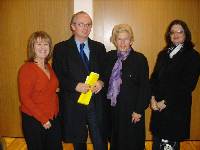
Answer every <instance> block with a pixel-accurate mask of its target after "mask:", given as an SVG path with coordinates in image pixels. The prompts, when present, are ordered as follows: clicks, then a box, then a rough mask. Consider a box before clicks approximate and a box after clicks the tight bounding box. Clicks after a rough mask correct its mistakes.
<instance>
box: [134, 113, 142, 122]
mask: <svg viewBox="0 0 200 150" xmlns="http://www.w3.org/2000/svg"><path fill="white" fill-rule="evenodd" d="M141 117H142V115H140V114H138V113H136V112H133V113H132V122H134V123H137V122H139V121H140V119H141Z"/></svg>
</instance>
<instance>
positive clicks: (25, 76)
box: [18, 65, 49, 124]
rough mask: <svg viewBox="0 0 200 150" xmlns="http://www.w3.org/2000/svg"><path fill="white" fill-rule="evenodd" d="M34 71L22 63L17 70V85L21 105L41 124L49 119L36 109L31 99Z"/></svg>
mask: <svg viewBox="0 0 200 150" xmlns="http://www.w3.org/2000/svg"><path fill="white" fill-rule="evenodd" d="M35 83H36V72H35V71H34V70H33V69H32V68H31V67H30V66H27V65H23V66H22V67H21V68H20V70H19V76H18V85H19V96H20V102H21V107H24V108H25V109H26V110H28V112H30V113H31V115H32V116H33V117H34V118H35V119H36V120H38V121H40V122H41V123H42V124H45V123H46V122H47V121H48V120H49V119H48V118H47V117H46V116H45V115H44V114H43V113H42V110H40V109H38V107H37V104H35V103H34V102H33V100H32V98H31V97H32V94H33V92H34V87H35V86H36V84H35Z"/></svg>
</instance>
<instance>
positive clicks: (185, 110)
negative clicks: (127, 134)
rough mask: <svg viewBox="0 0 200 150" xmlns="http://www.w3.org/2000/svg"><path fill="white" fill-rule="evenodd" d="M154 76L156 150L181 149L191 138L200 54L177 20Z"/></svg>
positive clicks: (172, 25) (152, 78) (154, 137)
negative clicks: (193, 96) (193, 95)
mask: <svg viewBox="0 0 200 150" xmlns="http://www.w3.org/2000/svg"><path fill="white" fill-rule="evenodd" d="M165 38H166V47H165V48H164V50H162V51H161V52H160V53H159V54H158V58H157V62H156V65H155V68H154V71H153V73H152V75H151V79H150V82H151V88H152V98H151V108H152V109H153V111H152V116H151V124H150V129H151V132H152V134H153V150H165V149H167V150H168V149H169V150H179V149H180V141H182V140H184V139H188V138H189V135H190V119H191V105H192V91H193V90H194V89H195V86H196V84H197V81H198V77H199V74H200V55H199V53H198V52H197V51H195V50H194V49H193V47H194V44H193V43H192V41H191V32H190V30H189V28H188V26H187V25H186V23H185V22H183V21H181V20H174V21H172V22H171V23H170V24H169V27H168V28H167V32H166V35H165Z"/></svg>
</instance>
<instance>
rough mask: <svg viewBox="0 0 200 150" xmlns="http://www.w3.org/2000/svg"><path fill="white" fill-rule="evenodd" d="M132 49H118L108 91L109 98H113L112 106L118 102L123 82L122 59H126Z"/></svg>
mask: <svg viewBox="0 0 200 150" xmlns="http://www.w3.org/2000/svg"><path fill="white" fill-rule="evenodd" d="M131 50H132V49H129V50H127V51H117V57H118V59H117V61H116V62H115V65H114V67H113V69H112V74H111V76H110V80H109V87H108V93H107V98H108V99H110V100H111V106H113V107H114V106H116V104H117V96H118V94H119V92H120V85H121V84H122V79H121V74H122V73H121V70H122V61H124V60H125V59H126V58H127V57H128V55H129V53H130V51H131Z"/></svg>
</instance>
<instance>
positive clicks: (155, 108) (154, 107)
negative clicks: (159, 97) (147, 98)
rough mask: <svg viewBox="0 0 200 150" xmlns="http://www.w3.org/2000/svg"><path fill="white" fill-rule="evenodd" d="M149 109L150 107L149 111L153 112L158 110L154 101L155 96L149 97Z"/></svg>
mask: <svg viewBox="0 0 200 150" xmlns="http://www.w3.org/2000/svg"><path fill="white" fill-rule="evenodd" d="M150 107H151V109H152V110H154V111H157V110H159V108H158V105H157V101H156V99H155V96H151V102H150Z"/></svg>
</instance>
